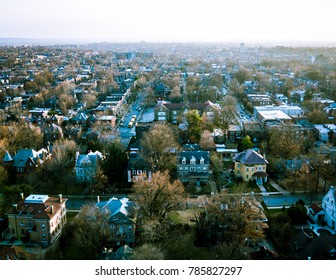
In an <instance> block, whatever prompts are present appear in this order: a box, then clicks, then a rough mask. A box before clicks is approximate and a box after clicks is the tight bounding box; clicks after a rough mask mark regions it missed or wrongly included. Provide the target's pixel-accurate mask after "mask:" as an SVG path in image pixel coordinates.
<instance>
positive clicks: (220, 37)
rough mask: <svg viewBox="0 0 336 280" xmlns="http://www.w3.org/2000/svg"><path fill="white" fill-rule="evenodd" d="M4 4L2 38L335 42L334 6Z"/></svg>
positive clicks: (151, 0)
mask: <svg viewBox="0 0 336 280" xmlns="http://www.w3.org/2000/svg"><path fill="white" fill-rule="evenodd" d="M0 1H1V2H0V9H1V11H0V26H1V29H0V37H15V38H18V37H19V38H22V37H23V38H37V39H40V38H43V39H46V38H48V39H84V40H89V41H117V42H122V41H128V42H129V41H131V42H138V41H141V40H144V41H151V42H157V41H164V42H171V41H176V42H181V41H183V42H184V41H201V42H204V41H206V42H208V41H211V42H213V41H216V42H218V41H220V42H223V41H224V42H227V41H229V42H230V41H241V42H259V41H268V42H280V41H289V42H291V41H310V42H321V41H328V42H336V28H335V27H336V26H335V25H336V24H335V23H336V21H335V19H334V14H335V4H333V3H334V2H335V1H334V0H319V1H312V0H305V1H301V0H282V1H274V0H206V1H203V0H156V1H155V0H119V1H114V0H0Z"/></svg>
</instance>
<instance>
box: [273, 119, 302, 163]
mask: <svg viewBox="0 0 336 280" xmlns="http://www.w3.org/2000/svg"><path fill="white" fill-rule="evenodd" d="M302 140H303V139H302V138H301V136H299V134H298V133H297V131H296V130H295V128H293V127H291V126H283V127H279V128H274V129H272V130H271V132H270V138H269V148H270V151H271V153H272V154H273V155H275V156H279V157H281V158H284V159H292V158H294V157H297V156H298V155H300V154H301V152H302V150H303V146H302V143H303V142H302Z"/></svg>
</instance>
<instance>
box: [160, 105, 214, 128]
mask: <svg viewBox="0 0 336 280" xmlns="http://www.w3.org/2000/svg"><path fill="white" fill-rule="evenodd" d="M189 110H197V111H198V113H199V115H200V116H204V117H205V119H206V121H209V122H213V120H214V117H215V113H216V112H218V111H219V110H220V106H219V105H218V104H215V103H212V102H211V101H206V102H204V103H190V104H185V103H167V102H163V101H162V102H159V103H158V105H157V106H156V107H155V108H154V115H155V117H154V119H155V121H163V122H170V123H173V124H179V123H181V120H182V118H183V116H184V114H185V112H187V111H189Z"/></svg>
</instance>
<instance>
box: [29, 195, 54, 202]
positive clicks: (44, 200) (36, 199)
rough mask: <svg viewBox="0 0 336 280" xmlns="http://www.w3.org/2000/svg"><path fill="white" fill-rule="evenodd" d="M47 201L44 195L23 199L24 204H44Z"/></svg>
mask: <svg viewBox="0 0 336 280" xmlns="http://www.w3.org/2000/svg"><path fill="white" fill-rule="evenodd" d="M48 199H49V196H48V195H45V194H31V195H30V196H28V197H27V198H26V199H25V202H26V203H44V202H46V201H47V200H48Z"/></svg>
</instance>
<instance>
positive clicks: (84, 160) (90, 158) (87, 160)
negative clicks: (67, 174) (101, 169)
mask: <svg viewBox="0 0 336 280" xmlns="http://www.w3.org/2000/svg"><path fill="white" fill-rule="evenodd" d="M102 158H103V155H102V153H101V152H99V151H95V152H94V153H93V152H89V153H88V154H87V155H84V154H83V155H79V156H78V159H77V162H76V167H82V166H92V167H94V168H95V167H97V164H98V160H100V159H102Z"/></svg>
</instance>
